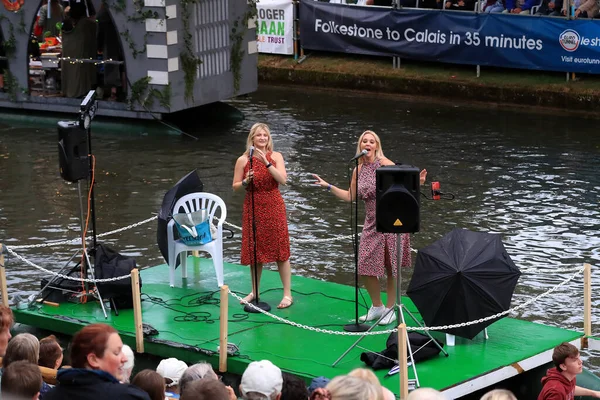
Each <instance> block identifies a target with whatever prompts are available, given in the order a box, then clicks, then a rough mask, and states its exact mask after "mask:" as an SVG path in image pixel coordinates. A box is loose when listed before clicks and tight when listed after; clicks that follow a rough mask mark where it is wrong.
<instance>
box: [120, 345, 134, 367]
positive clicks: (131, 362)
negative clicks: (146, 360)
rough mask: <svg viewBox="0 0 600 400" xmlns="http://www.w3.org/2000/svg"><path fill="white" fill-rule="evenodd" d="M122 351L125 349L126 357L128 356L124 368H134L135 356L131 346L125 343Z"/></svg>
mask: <svg viewBox="0 0 600 400" xmlns="http://www.w3.org/2000/svg"><path fill="white" fill-rule="evenodd" d="M122 351H123V354H125V357H127V361H125V364H123V368H124V369H133V365H134V364H135V357H134V355H133V350H131V347H129V346H127V345H126V344H124V345H123V349H122Z"/></svg>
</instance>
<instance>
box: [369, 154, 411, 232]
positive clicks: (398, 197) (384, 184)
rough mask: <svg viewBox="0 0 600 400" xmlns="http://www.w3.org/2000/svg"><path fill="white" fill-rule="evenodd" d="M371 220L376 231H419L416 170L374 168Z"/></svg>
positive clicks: (387, 167)
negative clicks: (375, 222) (374, 185)
mask: <svg viewBox="0 0 600 400" xmlns="http://www.w3.org/2000/svg"><path fill="white" fill-rule="evenodd" d="M375 176H376V196H377V197H376V203H375V205H376V208H375V219H376V221H377V224H376V226H377V232H383V233H412V232H418V231H419V186H420V182H419V169H418V168H417V167H413V166H412V165H387V166H384V167H380V168H378V169H377V172H376V173H375Z"/></svg>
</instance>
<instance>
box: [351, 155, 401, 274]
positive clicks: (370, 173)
mask: <svg viewBox="0 0 600 400" xmlns="http://www.w3.org/2000/svg"><path fill="white" fill-rule="evenodd" d="M380 165H381V164H380V161H379V160H375V162H373V163H363V164H362V167H361V168H360V173H359V175H358V197H359V198H361V199H362V200H364V202H365V224H364V226H363V231H362V234H361V236H360V244H359V246H358V273H359V274H360V275H366V276H385V275H386V268H391V270H392V273H393V275H394V276H396V272H397V268H398V267H397V265H398V253H397V252H396V248H397V243H396V241H397V236H396V235H397V234H395V233H381V232H377V228H376V220H375V201H376V192H375V183H376V182H375V180H376V175H375V171H376V170H377V168H379V167H380ZM401 235H402V261H401V263H402V267H410V265H411V254H410V235H409V234H408V233H402V234H401Z"/></svg>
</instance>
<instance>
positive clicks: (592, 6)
mask: <svg viewBox="0 0 600 400" xmlns="http://www.w3.org/2000/svg"><path fill="white" fill-rule="evenodd" d="M568 5H569V2H568V1H563V4H562V8H561V14H562V15H564V16H566V15H567V7H568ZM573 8H574V10H575V11H574V14H573V15H571V17H572V18H594V17H595V16H597V15H598V10H600V8H599V6H598V2H596V0H573Z"/></svg>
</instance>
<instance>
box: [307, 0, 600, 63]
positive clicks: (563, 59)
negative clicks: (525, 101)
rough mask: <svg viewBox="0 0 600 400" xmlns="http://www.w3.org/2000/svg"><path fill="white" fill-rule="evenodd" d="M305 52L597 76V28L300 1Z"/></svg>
mask: <svg viewBox="0 0 600 400" xmlns="http://www.w3.org/2000/svg"><path fill="white" fill-rule="evenodd" d="M299 16H300V40H301V43H302V46H303V47H304V48H305V49H312V50H322V51H332V52H344V53H351V54H367V55H377V56H400V57H408V58H413V59H421V60H429V61H439V62H449V63H456V64H473V65H483V66H499V67H507V68H523V69H537V70H548V71H568V72H586V73H600V29H599V28H600V24H599V23H593V21H591V20H570V21H569V20H566V19H559V18H540V17H538V16H514V15H506V14H475V13H466V12H452V11H446V12H437V11H431V10H419V9H407V8H404V9H399V10H393V9H391V8H380V7H368V6H367V7H357V6H347V5H340V4H329V3H321V2H315V1H303V2H301V3H300V11H299Z"/></svg>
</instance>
